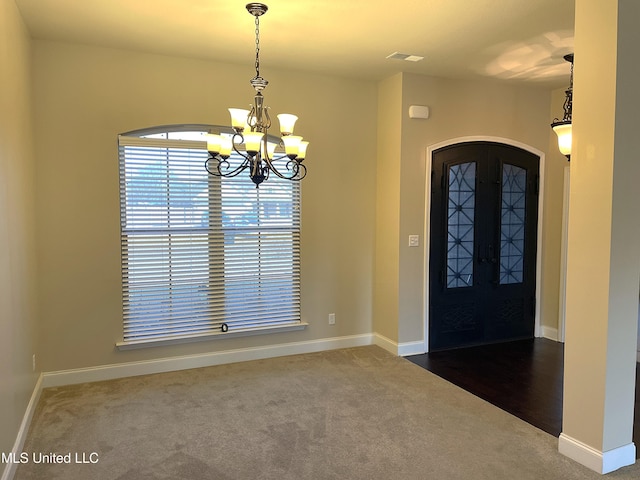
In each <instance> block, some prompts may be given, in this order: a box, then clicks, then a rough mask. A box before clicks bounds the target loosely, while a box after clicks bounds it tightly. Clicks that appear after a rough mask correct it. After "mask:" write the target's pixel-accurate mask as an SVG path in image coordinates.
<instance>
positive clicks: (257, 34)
mask: <svg viewBox="0 0 640 480" xmlns="http://www.w3.org/2000/svg"><path fill="white" fill-rule="evenodd" d="M259 76H260V17H259V16H256V78H257V77H259Z"/></svg>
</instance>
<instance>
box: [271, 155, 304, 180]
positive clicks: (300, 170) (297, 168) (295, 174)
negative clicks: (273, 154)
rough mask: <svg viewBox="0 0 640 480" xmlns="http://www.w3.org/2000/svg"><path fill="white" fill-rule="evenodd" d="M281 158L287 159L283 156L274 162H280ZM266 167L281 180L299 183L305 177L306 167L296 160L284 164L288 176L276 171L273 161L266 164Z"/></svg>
mask: <svg viewBox="0 0 640 480" xmlns="http://www.w3.org/2000/svg"><path fill="white" fill-rule="evenodd" d="M281 158H287V156H286V155H284V156H282V157H278V158H276V159H274V160H280V159H281ZM268 166H269V170H271V171H272V172H273V173H275V174H276V176H278V177H280V178H282V179H283V180H294V181H300V180H302V179H303V178H304V177H306V175H307V167H306V166H305V165H304V164H303V163H302V162H298V161H297V160H291V159H289V161H288V162H287V163H286V164H285V167H286V168H287V170H288V171H290V172H291V174H290V175H287V174H284V173H282V172H280V170H278V169H277V168H276V167H275V165H274V164H273V161H270V162H268Z"/></svg>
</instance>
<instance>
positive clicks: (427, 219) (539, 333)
mask: <svg viewBox="0 0 640 480" xmlns="http://www.w3.org/2000/svg"><path fill="white" fill-rule="evenodd" d="M470 142H493V143H500V144H503V145H509V146H512V147H516V148H520V149H522V150H526V151H527V152H531V153H533V154H534V155H536V156H538V157H539V158H540V163H539V167H538V168H539V171H538V174H539V176H540V188H539V194H538V232H537V237H538V238H537V243H538V248H537V251H536V314H535V329H534V336H535V337H547V338H552V339H555V338H554V337H557V335H558V332H557V330H556V331H555V332H554V331H553V329H548V328H544V329H543V327H542V325H541V311H540V310H541V296H542V290H541V288H542V276H541V270H542V224H543V217H544V210H543V199H544V187H545V185H544V183H545V182H544V172H545V168H544V166H545V153H544V152H542V151H540V150H538V149H537V148H534V147H532V146H531V145H527V144H524V143H522V142H518V141H516V140H512V139H509V138H502V137H493V136H469V137H457V138H451V139H449V140H445V141H443V142H440V143H437V144H434V145H430V146H429V147H427V155H426V157H427V158H426V175H425V177H426V182H425V183H426V185H425V216H424V232H423V238H424V242H423V246H424V252H423V254H424V271H423V272H424V291H423V294H424V303H423V309H424V310H423V315H424V322H423V339H424V340H423V341H424V347H423V351H424V352H428V351H429V281H430V278H429V271H430V270H429V248H430V245H429V239H430V234H431V232H430V228H431V181H432V179H431V171H432V167H433V153H434V152H435V151H436V150H438V149H440V148H443V147H448V146H451V145H456V144H463V143H470Z"/></svg>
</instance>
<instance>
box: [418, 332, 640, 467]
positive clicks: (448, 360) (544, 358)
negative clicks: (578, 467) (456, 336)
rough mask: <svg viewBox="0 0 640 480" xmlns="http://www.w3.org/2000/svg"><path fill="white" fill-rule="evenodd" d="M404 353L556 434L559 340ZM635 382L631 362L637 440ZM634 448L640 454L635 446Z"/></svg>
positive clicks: (639, 421)
mask: <svg viewBox="0 0 640 480" xmlns="http://www.w3.org/2000/svg"><path fill="white" fill-rule="evenodd" d="M406 358H407V359H408V360H410V361H411V362H413V363H415V364H416V365H419V366H421V367H423V368H425V369H427V370H429V371H430V372H433V373H435V374H436V375H438V376H439V377H442V378H444V379H445V380H447V381H449V382H451V383H453V384H455V385H458V386H459V387H461V388H463V389H465V390H467V391H468V392H471V393H473V394H474V395H476V396H478V397H480V398H482V399H484V400H486V401H488V402H489V403H491V404H493V405H495V406H497V407H499V408H501V409H502V410H505V411H507V412H509V413H511V414H512V415H515V416H517V417H518V418H521V419H522V420H524V421H525V422H528V423H530V424H531V425H533V426H535V427H537V428H540V429H541V430H544V431H545V432H547V433H550V434H551V435H553V436H555V437H557V436H559V435H560V432H561V431H562V380H563V366H564V345H563V344H562V343H558V342H554V341H552V340H547V339H544V338H536V339H532V340H521V341H516V342H507V343H500V344H493V345H483V346H478V347H469V348H461V349H456V350H448V351H443V352H433V353H425V354H422V355H412V356H409V357H406ZM639 384H640V369H638V368H636V403H635V416H634V419H635V420H634V426H633V441H634V443H635V444H636V445H639V443H638V442H639V441H640V402H639V397H640V395H639V390H640V388H639ZM636 451H637V452H639V453H638V455H637V456H638V458H640V449H637V450H636Z"/></svg>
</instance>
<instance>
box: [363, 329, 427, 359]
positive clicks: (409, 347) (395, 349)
mask: <svg viewBox="0 0 640 480" xmlns="http://www.w3.org/2000/svg"><path fill="white" fill-rule="evenodd" d="M373 344H374V345H377V346H379V347H380V348H384V349H385V350H386V351H387V352H390V353H393V354H394V355H398V356H400V357H406V356H408V355H419V354H421V353H425V351H426V350H425V348H424V340H420V341H417V342H404V343H397V342H394V341H393V340H390V339H389V338H387V337H385V336H384V335H380V334H379V333H374V334H373Z"/></svg>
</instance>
